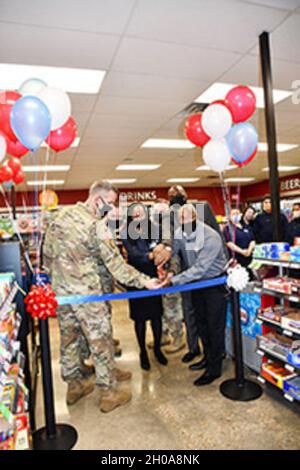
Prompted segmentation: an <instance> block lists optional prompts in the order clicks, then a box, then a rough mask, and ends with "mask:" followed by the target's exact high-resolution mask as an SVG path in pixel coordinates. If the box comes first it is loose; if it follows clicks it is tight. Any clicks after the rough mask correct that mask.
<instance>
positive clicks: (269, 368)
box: [261, 361, 296, 390]
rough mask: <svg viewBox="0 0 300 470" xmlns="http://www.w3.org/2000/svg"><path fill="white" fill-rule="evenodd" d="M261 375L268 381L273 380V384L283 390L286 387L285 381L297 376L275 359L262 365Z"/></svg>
mask: <svg viewBox="0 0 300 470" xmlns="http://www.w3.org/2000/svg"><path fill="white" fill-rule="evenodd" d="M261 375H262V377H264V378H265V379H266V380H267V381H268V382H271V383H272V384H273V385H276V387H278V388H280V389H281V390H283V389H284V383H285V382H286V380H288V379H291V378H293V377H295V376H296V374H293V373H291V372H289V371H288V370H286V369H285V368H284V367H282V366H281V365H280V364H277V363H276V362H273V361H271V362H268V363H265V364H263V365H262V369H261Z"/></svg>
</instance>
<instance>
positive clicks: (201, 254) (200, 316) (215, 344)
mask: <svg viewBox="0 0 300 470" xmlns="http://www.w3.org/2000/svg"><path fill="white" fill-rule="evenodd" d="M179 223H180V226H179V227H178V228H177V230H176V232H175V237H174V245H173V250H174V254H178V255H179V256H180V258H181V260H182V267H183V271H182V272H181V273H180V274H177V275H173V276H172V277H171V276H170V277H171V283H172V284H173V285H180V284H186V283H188V282H193V281H198V280H200V279H214V278H218V277H220V276H222V275H223V274H224V272H225V269H226V264H227V255H226V253H225V250H224V244H223V241H222V238H221V236H220V235H219V234H218V233H217V232H216V231H215V230H214V229H212V228H211V227H209V226H208V225H206V224H205V223H203V222H202V221H200V220H199V218H197V211H196V209H195V207H194V206H193V205H192V204H186V205H184V206H182V208H181V209H180V211H179ZM226 295H227V289H226V287H225V286H224V285H221V286H213V287H208V288H204V289H199V290H195V291H192V292H191V299H192V305H193V307H194V310H195V316H196V321H197V325H198V331H199V334H200V337H201V339H202V343H203V348H204V359H203V360H202V361H201V363H200V364H198V369H205V373H204V375H203V376H201V377H200V378H199V379H197V380H196V381H195V382H194V384H195V385H196V386H202V385H207V384H209V383H212V382H213V381H214V380H215V379H217V378H218V377H220V376H221V372H222V360H223V354H224V335H225V323H226Z"/></svg>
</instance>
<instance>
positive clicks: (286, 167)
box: [262, 166, 300, 171]
mask: <svg viewBox="0 0 300 470" xmlns="http://www.w3.org/2000/svg"><path fill="white" fill-rule="evenodd" d="M299 168H300V167H299V166H279V167H278V171H295V170H299ZM262 171H269V167H266V168H263V170H262Z"/></svg>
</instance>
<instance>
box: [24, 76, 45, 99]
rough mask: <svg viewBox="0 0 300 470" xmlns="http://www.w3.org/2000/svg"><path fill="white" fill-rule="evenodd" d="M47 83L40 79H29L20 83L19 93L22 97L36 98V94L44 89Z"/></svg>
mask: <svg viewBox="0 0 300 470" xmlns="http://www.w3.org/2000/svg"><path fill="white" fill-rule="evenodd" d="M46 86H47V83H46V82H44V81H43V80H41V79H40V78H29V79H28V80H25V82H23V83H22V85H21V86H20V88H19V92H20V93H21V94H22V95H23V96H26V95H30V96H38V94H39V93H40V92H41V91H42V90H43V89H44V88H46Z"/></svg>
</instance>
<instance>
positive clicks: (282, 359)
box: [256, 346, 300, 374]
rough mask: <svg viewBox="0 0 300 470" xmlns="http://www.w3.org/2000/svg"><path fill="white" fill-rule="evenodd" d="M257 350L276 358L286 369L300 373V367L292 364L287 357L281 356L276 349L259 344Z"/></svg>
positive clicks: (261, 353) (262, 354) (266, 355)
mask: <svg viewBox="0 0 300 470" xmlns="http://www.w3.org/2000/svg"><path fill="white" fill-rule="evenodd" d="M256 352H257V354H259V355H260V356H264V357H266V358H267V359H276V362H279V363H280V364H282V365H283V367H285V369H286V370H288V371H289V372H295V373H296V374H300V367H297V366H295V365H293V364H291V363H290V362H288V361H287V360H286V358H285V357H283V356H281V355H280V354H278V353H276V352H274V351H270V350H269V349H266V348H263V347H261V346H259V348H258V349H257V350H256Z"/></svg>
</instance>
